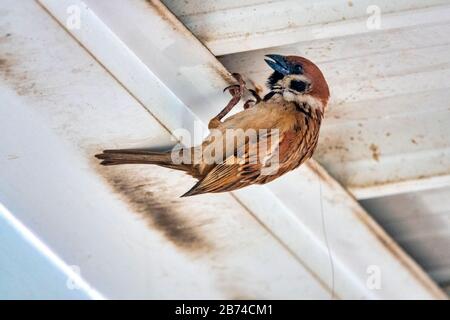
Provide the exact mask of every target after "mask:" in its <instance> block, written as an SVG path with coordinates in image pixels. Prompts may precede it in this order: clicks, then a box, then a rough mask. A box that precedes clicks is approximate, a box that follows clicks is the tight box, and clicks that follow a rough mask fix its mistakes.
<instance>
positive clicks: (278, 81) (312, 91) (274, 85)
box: [265, 54, 330, 109]
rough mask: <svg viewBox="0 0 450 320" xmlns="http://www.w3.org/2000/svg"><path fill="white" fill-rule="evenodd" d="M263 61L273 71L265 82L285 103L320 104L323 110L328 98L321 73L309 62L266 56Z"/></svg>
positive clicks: (302, 59) (326, 86) (328, 93)
mask: <svg viewBox="0 0 450 320" xmlns="http://www.w3.org/2000/svg"><path fill="white" fill-rule="evenodd" d="M266 57H267V58H269V59H265V61H266V62H267V64H268V65H269V66H270V67H271V68H272V69H273V70H274V73H272V75H271V76H270V77H269V79H268V80H267V86H268V87H269V89H270V90H271V91H272V92H276V93H279V94H281V95H282V97H283V99H284V100H286V101H294V102H299V103H303V102H310V104H311V105H314V104H317V103H320V104H321V105H320V107H321V109H324V108H325V106H326V105H327V103H328V99H329V97H330V91H329V89H328V84H327V82H326V80H325V77H324V76H323V74H322V71H320V69H319V68H318V67H317V66H316V65H315V64H314V63H313V62H311V61H310V60H308V59H306V58H303V57H298V56H282V55H278V54H268V55H266Z"/></svg>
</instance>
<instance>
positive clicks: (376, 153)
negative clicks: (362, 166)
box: [369, 143, 380, 161]
mask: <svg viewBox="0 0 450 320" xmlns="http://www.w3.org/2000/svg"><path fill="white" fill-rule="evenodd" d="M369 149H370V151H372V158H373V160H375V161H380V150H379V148H378V146H377V145H375V144H373V143H372V144H371V145H370V146H369Z"/></svg>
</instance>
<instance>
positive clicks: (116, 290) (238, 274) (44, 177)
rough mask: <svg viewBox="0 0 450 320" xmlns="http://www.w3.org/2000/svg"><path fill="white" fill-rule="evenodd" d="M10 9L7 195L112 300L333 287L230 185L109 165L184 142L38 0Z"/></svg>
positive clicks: (6, 34)
mask: <svg viewBox="0 0 450 320" xmlns="http://www.w3.org/2000/svg"><path fill="white" fill-rule="evenodd" d="M58 2H59V1H58ZM1 10H2V15H3V17H2V19H3V20H2V24H1V27H0V35H1V37H2V38H1V41H2V45H1V46H0V57H1V65H0V83H1V86H0V97H1V104H0V113H1V116H0V127H1V128H2V129H1V130H2V132H4V133H5V134H2V136H1V143H0V148H1V149H0V150H1V151H0V155H1V157H0V171H1V177H2V180H1V183H0V202H1V203H3V204H5V206H6V207H8V208H9V209H10V210H11V212H13V213H14V215H16V216H17V217H19V218H20V219H21V221H23V223H25V224H26V225H27V226H28V227H29V228H30V229H32V230H33V231H34V232H35V233H36V234H37V235H39V236H40V237H41V239H42V240H43V241H45V242H46V243H47V244H48V245H49V247H50V248H51V249H53V250H54V251H55V252H57V253H58V254H59V255H60V256H61V258H62V259H63V260H64V261H66V263H68V264H70V265H78V266H79V267H80V270H81V274H82V276H83V277H84V278H85V279H87V280H88V281H89V282H90V283H91V284H92V285H93V286H95V287H96V288H97V289H98V290H99V291H101V292H102V293H104V294H105V296H106V297H108V298H172V299H173V298H328V297H329V292H328V291H327V290H326V289H325V288H323V287H322V286H321V284H320V283H318V282H317V281H316V279H314V278H313V277H312V276H311V274H310V273H309V272H307V271H306V270H305V269H304V268H303V267H302V266H301V265H300V264H299V263H298V262H297V260H296V259H294V258H293V257H292V255H291V254H290V253H289V252H288V251H286V250H285V249H284V248H283V246H282V245H280V244H279V243H278V242H277V241H275V240H274V239H273V237H272V236H271V235H270V233H269V232H267V231H266V230H265V229H264V228H262V227H261V226H260V224H259V223H258V222H257V221H256V220H255V219H254V218H253V217H252V216H251V215H250V214H249V213H248V212H247V211H246V210H245V209H243V208H242V207H241V206H240V205H239V204H238V203H236V201H235V200H234V199H233V198H232V197H231V196H230V195H226V194H225V195H221V196H216V195H206V196H203V197H196V198H192V199H179V198H178V196H179V195H180V194H182V193H183V191H185V190H186V189H187V188H188V187H189V186H190V185H191V184H192V183H193V182H194V181H193V180H192V179H191V178H189V177H187V176H185V175H183V174H180V173H177V172H173V171H170V170H165V169H161V168H156V167H149V166H135V167H121V168H120V167H118V168H107V169H106V168H103V167H100V166H99V165H98V161H96V159H94V158H93V155H94V154H95V153H96V152H98V151H99V150H102V149H103V148H104V147H122V146H124V145H125V144H126V145H127V146H135V147H140V146H165V145H168V144H171V143H173V141H172V140H171V136H170V134H169V133H168V131H167V130H166V129H164V127H163V126H162V125H161V124H160V123H158V122H157V121H156V120H155V118H154V117H153V116H151V115H150V114H149V112H148V111H147V110H146V109H145V108H143V107H142V105H141V104H140V103H139V102H138V101H137V100H136V99H135V98H134V97H133V96H132V95H130V93H129V92H128V91H127V90H126V89H125V88H124V87H122V86H121V85H120V84H119V83H118V82H117V81H116V80H115V79H114V78H113V77H111V75H110V74H109V73H108V72H107V71H105V70H104V69H103V68H102V67H101V66H100V65H99V64H98V62H97V61H96V60H95V59H93V58H92V57H91V56H90V55H89V54H88V53H87V52H86V51H85V49H84V48H82V47H81V46H80V45H79V44H78V43H77V42H76V41H74V39H73V38H72V37H70V35H69V34H68V33H67V32H66V31H64V29H63V28H61V27H60V26H59V25H58V24H57V22H56V21H55V20H53V19H52V18H51V16H50V15H49V14H48V13H47V12H46V11H45V10H43V8H42V7H41V6H39V5H38V4H37V3H36V2H32V1H22V2H20V3H17V2H16V1H2V3H1ZM146 84H149V85H150V84H151V82H146ZM152 85H157V84H155V83H153V84H152ZM173 102H175V100H174V101H173ZM217 208H221V209H220V214H218V212H217ZM1 245H2V243H0V246H1Z"/></svg>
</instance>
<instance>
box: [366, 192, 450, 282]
mask: <svg viewBox="0 0 450 320" xmlns="http://www.w3.org/2000/svg"><path fill="white" fill-rule="evenodd" d="M449 199H450V188H449V187H447V188H441V189H435V190H428V191H422V192H414V193H405V194H402V195H395V196H389V197H382V198H375V199H368V200H365V201H363V202H362V204H363V205H364V207H365V208H367V209H368V210H369V211H370V212H371V213H372V214H373V215H374V217H375V218H376V219H377V221H379V222H380V223H381V224H382V225H383V226H384V227H385V228H386V230H387V231H388V232H389V233H390V234H391V235H392V236H393V237H394V239H395V240H396V241H398V242H399V244H401V245H402V247H404V248H405V250H407V251H408V253H410V254H411V256H412V257H414V259H415V260H416V261H417V262H418V263H419V264H421V265H422V266H423V267H424V269H425V270H426V271H427V272H428V273H429V274H430V275H431V276H432V277H433V279H435V280H436V281H437V282H438V283H439V284H440V285H441V286H442V287H446V286H448V284H449V283H450V250H449V247H450V202H449Z"/></svg>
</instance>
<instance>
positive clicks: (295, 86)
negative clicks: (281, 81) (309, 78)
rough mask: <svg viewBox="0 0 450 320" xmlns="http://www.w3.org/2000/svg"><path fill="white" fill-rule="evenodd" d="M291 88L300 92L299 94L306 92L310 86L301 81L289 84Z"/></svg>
mask: <svg viewBox="0 0 450 320" xmlns="http://www.w3.org/2000/svg"><path fill="white" fill-rule="evenodd" d="M289 87H290V88H291V89H292V90H295V91H298V92H305V91H306V89H307V88H308V84H307V83H306V82H303V81H300V80H292V81H291V83H290V84H289Z"/></svg>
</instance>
